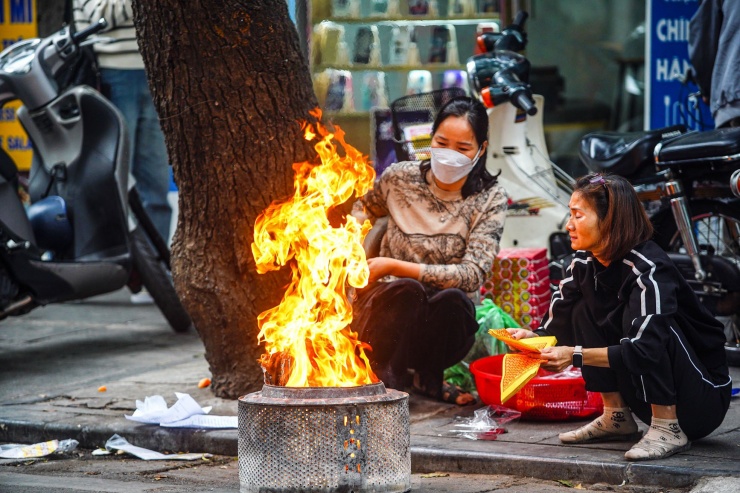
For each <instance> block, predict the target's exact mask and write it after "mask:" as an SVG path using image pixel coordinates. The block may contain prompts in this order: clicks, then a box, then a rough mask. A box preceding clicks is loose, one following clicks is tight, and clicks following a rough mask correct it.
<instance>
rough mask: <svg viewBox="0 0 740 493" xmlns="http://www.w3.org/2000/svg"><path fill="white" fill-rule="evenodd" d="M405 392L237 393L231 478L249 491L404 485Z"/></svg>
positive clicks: (407, 470) (270, 389)
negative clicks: (235, 473)
mask: <svg viewBox="0 0 740 493" xmlns="http://www.w3.org/2000/svg"><path fill="white" fill-rule="evenodd" d="M409 442H410V434H409V406H408V394H406V393H404V392H399V391H396V390H392V389H386V388H385V386H384V385H383V384H382V383H377V384H373V385H365V386H362V387H350V388H338V387H322V388H316V387H313V388H298V387H276V386H272V385H265V386H264V387H263V388H262V391H261V392H255V393H253V394H249V395H246V396H244V397H241V398H239V484H240V491H241V492H242V493H252V492H255V493H257V492H275V493H277V492H344V493H350V492H354V493H359V492H366V491H367V492H401V491H409V489H410V488H411V454H410V451H409Z"/></svg>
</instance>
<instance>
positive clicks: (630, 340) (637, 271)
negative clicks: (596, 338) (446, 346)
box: [537, 241, 728, 383]
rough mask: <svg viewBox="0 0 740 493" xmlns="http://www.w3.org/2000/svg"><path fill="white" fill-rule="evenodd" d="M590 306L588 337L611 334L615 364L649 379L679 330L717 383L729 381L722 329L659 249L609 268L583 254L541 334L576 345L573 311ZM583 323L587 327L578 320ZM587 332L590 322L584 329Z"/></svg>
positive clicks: (643, 247) (640, 249) (638, 252)
mask: <svg viewBox="0 0 740 493" xmlns="http://www.w3.org/2000/svg"><path fill="white" fill-rule="evenodd" d="M579 302H583V303H584V304H585V306H584V307H580V308H585V312H584V311H583V310H579V313H585V315H583V316H587V317H588V318H590V320H587V321H585V322H586V324H585V327H586V329H585V330H588V327H589V326H591V325H592V324H593V325H596V326H597V328H596V330H601V331H605V332H606V333H608V338H607V340H609V341H614V343H613V344H614V345H610V346H609V347H608V355H609V365H610V367H611V368H612V369H614V370H617V371H620V370H621V371H624V370H625V369H626V370H627V371H628V372H629V373H631V374H633V375H644V374H647V373H649V372H650V371H651V370H652V369H653V368H654V367H655V366H656V364H657V363H658V361H659V360H660V358H661V357H662V355H663V354H664V353H665V352H666V344H667V341H668V340H669V338H670V337H672V336H673V334H672V333H671V331H673V330H674V329H675V328H676V327H679V328H680V331H681V332H682V333H683V335H684V336H685V340H686V341H687V342H688V344H689V345H691V347H692V348H693V350H694V352H695V353H696V356H697V357H698V358H699V360H700V361H701V362H702V363H703V365H704V367H706V369H707V370H708V371H709V373H710V376H711V378H712V379H713V380H715V383H724V382H726V381H727V378H728V369H727V362H726V357H725V352H724V343H725V335H724V332H723V326H722V324H721V323H720V322H718V321H717V320H716V319H715V318H714V317H713V316H712V314H711V313H709V311H708V310H707V309H706V308H705V307H704V306H703V305H702V304H701V303H700V302H699V299H698V298H697V297H696V295H695V294H694V292H693V291H692V290H691V287H690V286H689V285H688V283H687V282H686V280H685V279H684V278H683V277H682V276H681V274H680V273H679V271H678V269H676V267H675V265H674V264H673V262H671V260H670V258H668V255H666V253H665V252H664V251H663V250H662V249H661V248H660V247H659V246H658V245H657V244H655V243H654V242H652V241H647V242H645V243H642V244H640V245H638V246H636V247H635V248H634V249H632V250H631V251H630V252H629V253H628V254H627V255H626V256H625V257H624V258H622V259H619V260H615V261H613V262H611V263H610V264H609V266H608V267H604V266H603V265H601V264H600V263H599V262H598V261H597V260H596V259H595V258H594V257H593V256H592V255H591V254H590V253H589V252H585V251H578V252H576V254H575V257H574V258H573V262H572V263H571V265H570V267H569V268H568V270H567V272H566V276H565V278H564V279H563V280H562V281H561V282H560V286H559V288H558V290H557V291H556V292H555V293H554V294H553V296H552V299H551V301H550V309H549V312H548V314H547V315H545V317H544V319H543V321H542V325H541V328H540V329H539V330H538V331H537V333H538V334H540V335H554V336H555V337H557V338H558V340H559V341H561V343H564V344H567V345H574V343H573V341H574V340H576V339H574V338H578V336H577V335H574V331H573V324H572V323H571V311H572V309H573V307H574V306H575V305H576V304H578V303H579ZM579 322H584V321H579ZM579 325H580V326H584V324H583V323H579Z"/></svg>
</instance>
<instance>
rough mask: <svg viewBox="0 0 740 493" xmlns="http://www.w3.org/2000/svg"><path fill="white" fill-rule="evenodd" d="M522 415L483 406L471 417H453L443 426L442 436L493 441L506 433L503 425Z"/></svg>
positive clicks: (500, 408) (496, 407) (506, 409)
mask: <svg viewBox="0 0 740 493" xmlns="http://www.w3.org/2000/svg"><path fill="white" fill-rule="evenodd" d="M521 415H522V413H520V412H519V411H516V410H514V409H509V408H508V407H504V406H485V407H482V408H480V409H476V410H475V412H474V413H473V416H465V417H463V416H455V418H454V419H453V420H452V422H450V423H448V424H447V425H445V426H443V427H442V428H441V429H440V431H442V435H446V436H454V437H458V438H468V439H470V440H495V439H496V438H497V437H498V435H500V434H502V433H506V429H505V428H504V427H503V425H504V424H506V423H508V422H510V421H514V420H516V419H519V418H520V417H521Z"/></svg>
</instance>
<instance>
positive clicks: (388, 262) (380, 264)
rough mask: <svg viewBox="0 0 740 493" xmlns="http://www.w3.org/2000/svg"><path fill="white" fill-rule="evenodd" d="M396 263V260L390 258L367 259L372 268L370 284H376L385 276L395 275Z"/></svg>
mask: <svg viewBox="0 0 740 493" xmlns="http://www.w3.org/2000/svg"><path fill="white" fill-rule="evenodd" d="M395 262H396V259H392V258H390V257H373V258H369V259H367V266H368V267H370V279H369V282H375V281H377V280H378V279H381V278H383V277H385V276H390V275H393V271H394V263H395Z"/></svg>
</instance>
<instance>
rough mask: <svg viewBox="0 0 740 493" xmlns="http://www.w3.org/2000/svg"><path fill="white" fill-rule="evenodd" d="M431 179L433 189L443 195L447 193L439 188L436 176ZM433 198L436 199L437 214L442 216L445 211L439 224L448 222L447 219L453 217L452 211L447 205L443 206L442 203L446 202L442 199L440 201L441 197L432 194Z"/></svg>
mask: <svg viewBox="0 0 740 493" xmlns="http://www.w3.org/2000/svg"><path fill="white" fill-rule="evenodd" d="M430 174H431V172H430ZM430 178H431V180H430V184H431V186H432V187H434V188H436V189H437V190H439V192H441V193H445V192H446V191H445V190H442V189H441V188H439V186H438V185H437V182H435V181H434V175H432V176H431V177H430ZM432 197H433V198H434V206H435V207H436V209H437V212H438V213H439V214H442V213H443V211H444V215H441V216H440V218H439V222H441V223H443V222H445V221H447V218H448V217H449V216H450V215H451V213H450V210H449V209H448V208H447V205H443V204H441V203H440V202H442V203H444V201H443V200H442V199H440V198H439V197H437V196H436V195H435V194H433V193H432Z"/></svg>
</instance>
